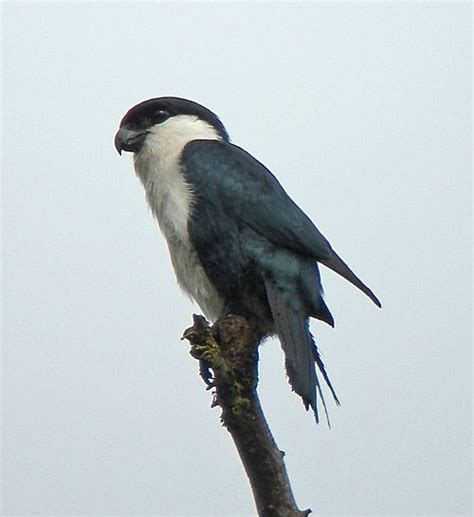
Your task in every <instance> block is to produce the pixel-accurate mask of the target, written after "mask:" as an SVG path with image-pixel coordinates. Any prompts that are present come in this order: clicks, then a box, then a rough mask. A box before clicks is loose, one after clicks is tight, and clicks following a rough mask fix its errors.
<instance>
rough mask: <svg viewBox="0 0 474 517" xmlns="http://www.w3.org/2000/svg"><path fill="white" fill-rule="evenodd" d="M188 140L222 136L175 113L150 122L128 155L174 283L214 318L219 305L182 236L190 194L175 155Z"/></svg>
mask: <svg viewBox="0 0 474 517" xmlns="http://www.w3.org/2000/svg"><path fill="white" fill-rule="evenodd" d="M192 140H222V137H221V136H220V135H219V133H218V132H217V131H216V129H215V128H214V127H212V126H211V125H210V124H208V123H207V122H205V121H203V120H201V119H199V118H198V117H195V116H192V115H177V116H175V117H171V118H169V119H168V120H166V121H165V122H162V123H161V124H156V125H155V126H153V127H152V128H150V130H149V133H148V136H147V138H146V140H145V142H144V144H143V146H142V148H141V149H140V152H138V153H136V154H135V155H134V163H135V172H136V173H137V176H138V177H139V178H140V180H141V182H142V183H143V186H144V187H145V193H146V198H147V201H148V204H149V206H150V208H151V211H152V212H153V215H154V216H155V217H156V219H157V221H158V224H159V225H160V228H161V231H162V232H163V234H164V236H165V237H166V240H167V242H168V248H169V251H170V256H171V262H172V264H173V267H174V270H175V273H176V277H177V279H178V283H179V284H180V286H181V287H182V288H183V290H184V291H185V292H186V293H188V294H189V295H190V296H191V297H192V298H194V299H195V300H196V301H197V303H198V304H199V305H200V307H201V309H202V310H203V311H204V312H205V314H206V316H208V317H209V318H210V319H216V318H217V317H218V316H219V313H220V311H221V310H222V301H221V300H220V298H219V296H218V295H217V293H216V291H215V289H214V288H213V286H212V284H211V283H210V282H209V280H208V278H207V275H206V273H205V272H204V270H203V268H202V266H201V264H200V262H199V259H198V257H197V255H196V253H195V251H194V249H193V247H192V244H191V242H190V240H189V234H188V220H189V217H190V215H191V212H192V208H193V191H192V188H191V186H190V185H189V184H188V183H187V182H186V179H185V177H184V175H183V173H182V166H181V153H182V151H183V148H184V146H185V145H186V144H187V143H188V142H191V141H192Z"/></svg>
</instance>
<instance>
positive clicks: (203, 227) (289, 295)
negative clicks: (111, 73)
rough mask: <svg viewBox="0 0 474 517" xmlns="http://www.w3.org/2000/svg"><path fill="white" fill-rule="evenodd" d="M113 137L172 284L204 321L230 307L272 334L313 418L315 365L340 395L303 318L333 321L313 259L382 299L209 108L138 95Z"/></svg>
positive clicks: (318, 387) (262, 333)
mask: <svg viewBox="0 0 474 517" xmlns="http://www.w3.org/2000/svg"><path fill="white" fill-rule="evenodd" d="M114 143H115V148H116V149H117V151H118V153H119V154H120V155H121V154H122V152H123V151H126V152H130V153H133V162H134V169H135V173H136V175H137V176H138V178H139V179H140V181H141V183H142V184H143V187H144V190H145V197H146V200H147V203H148V205H149V207H150V209H151V212H152V214H153V215H154V217H155V218H156V220H157V222H158V225H159V227H160V229H161V231H162V233H163V235H164V237H165V239H166V241H167V244H168V249H169V254H170V257H171V263H172V266H173V268H174V272H175V274H176V278H177V281H178V284H179V286H180V287H181V288H182V289H183V291H184V292H185V293H186V294H187V295H189V296H190V297H191V298H192V299H193V300H194V301H195V302H196V303H197V304H198V305H199V307H200V308H201V310H202V311H203V312H204V314H205V316H206V317H207V318H208V319H210V320H211V321H213V322H215V321H218V320H220V319H221V318H225V317H226V315H229V314H237V315H240V316H242V317H244V318H251V319H252V321H253V322H254V323H255V327H256V329H257V334H258V338H259V340H260V341H263V340H264V339H266V338H267V337H268V336H273V335H276V336H277V337H278V338H279V341H280V343H281V346H282V349H283V352H284V356H285V367H286V373H287V376H288V380H289V383H290V385H291V387H292V389H293V391H295V392H296V393H297V394H298V395H299V396H300V397H301V398H302V400H303V403H304V405H305V407H306V410H308V409H309V408H312V410H313V412H314V415H315V418H316V421H317V422H319V412H318V396H319V399H320V400H321V403H322V406H323V408H324V411H325V413H326V417H327V416H328V412H327V408H326V403H325V400H324V395H323V391H322V382H320V380H319V377H318V372H317V370H318V371H319V372H320V374H321V375H322V377H323V379H324V381H325V382H326V384H327V386H328V388H329V390H330V392H331V394H332V396H333V398H334V400H335V402H336V404H339V399H338V397H337V395H336V392H335V390H334V388H333V386H332V384H331V381H330V379H329V376H328V374H327V372H326V369H325V365H324V363H323V361H322V359H321V355H320V353H319V349H318V347H317V346H316V343H315V341H314V338H313V335H312V334H311V332H310V328H309V321H310V318H316V319H317V320H320V321H322V322H325V323H327V324H329V325H330V326H332V327H334V318H333V316H332V314H331V312H330V310H329V308H328V307H327V305H326V303H325V301H324V297H323V288H322V284H321V275H320V270H319V264H322V265H324V266H325V267H327V268H329V269H332V270H333V271H335V272H336V273H338V274H339V275H341V276H342V277H343V278H345V279H346V280H347V281H349V282H350V283H351V284H353V285H354V286H355V287H357V288H358V289H360V291H362V292H363V293H365V294H366V295H367V296H368V297H369V298H370V299H371V300H372V301H373V302H374V303H375V305H377V306H378V307H381V303H380V301H379V299H378V298H377V297H376V296H375V294H374V293H373V292H372V291H371V290H370V289H369V288H368V287H367V286H366V285H365V284H364V283H363V282H362V281H361V280H360V279H359V278H358V277H357V276H356V275H355V273H354V272H353V271H352V270H351V269H350V268H349V266H348V265H347V264H346V263H345V262H344V261H343V260H342V259H341V258H340V257H339V255H338V254H337V253H336V252H335V251H334V249H333V248H332V247H331V245H330V243H329V242H328V240H327V239H326V238H325V237H324V236H323V235H322V233H321V232H320V231H319V230H318V229H317V227H316V226H315V225H314V223H313V222H312V221H311V219H310V218H309V217H308V216H307V215H306V214H305V213H304V212H303V211H302V210H301V209H300V208H299V207H298V206H297V205H296V203H295V202H294V201H293V200H292V199H291V198H290V196H289V195H288V194H287V193H286V191H285V190H284V189H283V187H282V186H281V184H280V183H279V181H278V180H277V178H276V177H275V176H274V175H273V174H272V173H271V172H270V171H269V170H268V169H267V168H266V167H265V166H264V165H263V164H262V163H260V162H259V161H258V160H257V159H256V158H254V157H253V156H252V155H251V154H249V153H248V152H247V151H245V150H244V149H242V148H241V147H238V146H237V145H235V144H233V143H232V142H231V141H230V138H229V134H228V132H227V130H226V128H225V127H224V125H223V123H222V122H221V120H220V118H219V117H218V116H217V115H216V114H214V113H213V112H212V111H211V110H209V109H208V108H206V107H204V106H202V105H201V104H199V103H197V102H194V101H191V100H188V99H184V98H180V97H157V98H151V99H148V100H145V101H142V102H140V103H138V104H136V105H135V106H133V107H132V108H130V109H129V110H128V111H127V112H126V114H125V115H124V116H123V118H122V120H121V122H120V125H119V129H118V131H117V133H116V135H115V140H114ZM316 367H317V369H316ZM328 423H329V419H328Z"/></svg>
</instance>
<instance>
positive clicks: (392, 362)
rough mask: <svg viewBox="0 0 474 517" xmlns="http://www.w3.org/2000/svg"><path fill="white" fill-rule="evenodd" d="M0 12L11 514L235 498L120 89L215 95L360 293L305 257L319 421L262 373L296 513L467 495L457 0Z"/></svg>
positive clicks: (463, 99) (240, 498)
mask: <svg viewBox="0 0 474 517" xmlns="http://www.w3.org/2000/svg"><path fill="white" fill-rule="evenodd" d="M2 9H3V27H2V34H3V73H2V81H3V114H4V117H3V153H2V157H3V282H2V285H3V375H2V380H3V415H2V416H3V418H2V434H3V436H2V438H3V440H2V443H3V451H2V452H3V458H2V468H3V473H2V486H3V513H4V514H20V515H26V514H34V513H36V514H43V515H66V514H67V515H70V514H88V515H106V514H116V515H126V514H147V515H149V514H153V515H251V514H253V513H254V504H253V499H252V495H251V493H250V489H249V486H248V483H247V480H246V477H245V474H244V472H243V469H242V467H241V465H240V461H239V459H238V457H237V453H236V451H235V450H234V446H233V443H232V442H231V439H230V437H229V435H228V433H227V432H226V431H225V430H224V429H222V428H221V427H220V424H219V409H218V408H214V409H211V408H210V402H211V395H210V393H209V392H206V391H205V389H204V385H203V383H202V381H201V379H200V378H199V376H198V373H197V367H198V365H197V363H196V361H195V360H194V359H192V358H191V357H190V356H189V353H188V345H187V344H186V343H185V342H181V341H180V340H179V338H180V336H181V334H182V331H183V330H184V329H185V328H186V327H187V326H189V324H190V323H191V315H192V313H193V312H198V309H197V308H196V307H193V305H192V304H191V302H190V301H189V300H188V299H187V298H185V296H184V295H183V294H182V293H181V292H180V291H179V289H178V287H177V285H176V281H175V279H174V275H173V273H172V270H171V266H170V261H169V258H168V252H167V248H166V245H165V241H164V239H163V237H162V236H161V235H160V232H159V230H158V228H157V226H156V224H155V223H154V221H153V219H152V217H151V215H150V213H149V211H148V209H147V207H146V205H145V200H144V195H143V191H142V187H141V185H140V184H139V181H138V180H137V178H136V177H135V176H134V173H133V170H132V163H131V158H130V156H129V155H126V156H125V157H124V156H122V157H119V156H118V154H117V153H116V152H115V149H114V147H113V137H114V133H115V131H116V129H117V126H118V123H119V120H120V119H121V117H122V116H123V114H124V113H125V111H126V110H127V109H128V108H130V107H131V106H132V105H134V104H135V103H137V102H139V101H141V100H144V99H146V98H150V97H156V96H162V95H178V96H184V97H188V98H191V99H193V100H196V101H198V102H201V103H202V104H204V105H206V106H208V107H209V108H211V109H212V110H213V111H215V112H216V113H217V114H219V116H220V117H221V119H222V120H223V122H224V124H225V125H226V127H227V129H228V130H229V132H230V135H231V138H232V140H233V141H234V142H235V143H237V144H238V145H241V146H242V147H244V148H246V149H247V150H248V151H250V152H251V153H252V154H254V155H255V156H256V157H257V158H258V159H260V160H261V161H262V162H263V163H265V164H266V165H267V166H268V167H269V168H270V169H271V170H272V171H273V172H274V173H275V174H276V175H277V177H278V178H279V179H280V181H281V182H282V184H283V185H284V186H285V188H286V189H287V191H288V192H289V194H290V195H291V196H292V197H293V198H294V199H295V201H296V202H297V203H298V204H299V205H300V206H301V207H302V208H303V209H304V210H305V211H306V212H307V213H308V215H310V216H311V218H312V219H313V220H314V221H315V222H316V224H317V225H318V227H319V229H320V230H321V231H322V232H323V233H324V234H325V235H326V236H327V237H328V239H329V240H330V241H331V243H332V244H333V246H334V248H335V249H336V250H337V251H338V252H339V253H340V254H341V255H342V257H344V259H345V260H346V261H347V262H348V263H349V264H350V265H351V266H352V267H353V268H354V270H355V271H356V272H357V274H358V275H360V277H361V278H362V279H363V280H364V281H365V282H366V283H367V284H368V285H369V286H370V287H371V288H372V289H373V290H374V291H375V292H376V294H377V295H378V296H379V297H380V299H381V300H382V303H383V309H382V310H379V309H377V308H376V307H375V306H374V305H373V304H372V303H371V302H370V301H369V300H368V299H366V298H365V297H364V296H363V295H362V294H361V293H359V292H358V291H357V290H356V289H354V288H352V287H351V286H350V285H349V284H347V283H345V282H344V281H343V280H342V279H341V278H339V277H336V275H334V274H332V273H331V272H329V271H328V270H324V271H323V282H324V286H325V290H326V299H327V303H328V305H329V307H330V308H331V310H332V312H333V314H334V316H335V318H336V328H335V329H334V330H332V329H330V328H329V327H327V326H323V324H320V323H316V322H313V325H312V330H313V331H314V333H315V335H316V339H317V341H318V343H319V345H320V348H321V349H322V352H323V354H324V360H325V362H326V365H327V368H328V370H329V372H330V375H331V377H332V379H333V384H334V385H335V387H336V390H337V392H338V394H339V396H340V398H341V401H342V406H341V407H340V408H337V407H335V406H334V404H332V403H331V401H330V402H329V411H330V415H331V419H332V426H333V428H332V430H329V429H328V428H327V426H326V425H324V424H322V425H319V426H317V425H315V423H314V420H313V417H312V415H311V414H310V413H306V411H305V410H304V407H303V405H302V404H301V401H300V399H299V397H297V396H296V395H295V394H293V393H292V392H291V390H290V388H289V386H288V384H287V381H286V378H285V374H284V367H283V356H282V352H281V350H280V347H279V344H278V342H276V341H269V342H267V343H266V344H265V345H264V347H263V348H262V351H261V363H260V366H261V382H260V387H259V393H260V396H261V399H262V403H263V406H264V409H265V412H266V414H267V417H268V420H269V423H270V425H271V428H272V430H273V433H274V435H275V438H276V440H277V443H278V444H279V446H280V448H281V449H283V450H284V451H286V462H287V467H288V471H289V476H290V479H291V481H292V485H293V489H294V493H295V496H296V500H297V502H298V504H299V506H300V508H308V507H311V508H312V509H313V510H314V512H315V513H316V515H326V514H327V515H356V514H363V515H409V514H412V515H414V514H416V515H421V514H424V515H435V514H437V515H455V514H464V515H468V514H470V508H471V507H470V504H471V414H472V409H471V403H472V400H471V366H472V362H471V344H470V317H471V310H470V309H471V301H470V300H471V290H470V281H471V277H470V221H471V213H470V204H471V201H470V174H471V168H470V116H471V112H470V110H471V104H470V103H471V82H470V81H471V77H470V66H471V64H470V63H471V40H470V38H471V34H470V30H471V27H470V24H471V6H470V4H469V3H467V2H466V3H458V4H456V3H438V2H433V3H429V2H425V3H419V4H413V3H389V2H379V3H358V2H353V3H260V4H249V3H238V4H231V3H229V4H227V3H225V4H216V3H193V4H190V3H174V4H163V3H93V4H88V3H71V4H59V3H39V2H38V3H34V4H27V3H12V2H4V3H3V5H2Z"/></svg>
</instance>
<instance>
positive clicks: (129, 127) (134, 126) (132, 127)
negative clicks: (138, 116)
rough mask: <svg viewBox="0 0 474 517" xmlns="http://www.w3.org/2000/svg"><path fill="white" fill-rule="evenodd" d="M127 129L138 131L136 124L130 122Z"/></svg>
mask: <svg viewBox="0 0 474 517" xmlns="http://www.w3.org/2000/svg"><path fill="white" fill-rule="evenodd" d="M127 128H128V129H136V128H137V125H136V124H135V123H134V122H129V123H128V124H127Z"/></svg>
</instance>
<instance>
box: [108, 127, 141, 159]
mask: <svg viewBox="0 0 474 517" xmlns="http://www.w3.org/2000/svg"><path fill="white" fill-rule="evenodd" d="M146 135H147V132H146V131H143V130H135V129H127V128H126V127H121V128H120V129H119V130H118V131H117V134H116V135H115V149H117V152H118V153H119V154H120V155H121V154H122V151H128V152H130V153H138V151H139V150H140V148H141V146H142V145H143V142H144V141H145V138H146Z"/></svg>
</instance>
